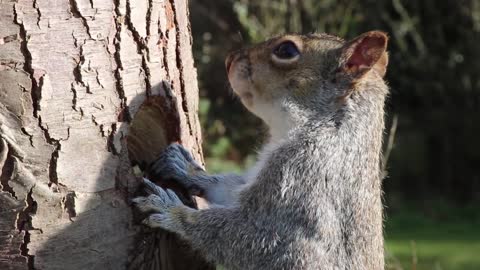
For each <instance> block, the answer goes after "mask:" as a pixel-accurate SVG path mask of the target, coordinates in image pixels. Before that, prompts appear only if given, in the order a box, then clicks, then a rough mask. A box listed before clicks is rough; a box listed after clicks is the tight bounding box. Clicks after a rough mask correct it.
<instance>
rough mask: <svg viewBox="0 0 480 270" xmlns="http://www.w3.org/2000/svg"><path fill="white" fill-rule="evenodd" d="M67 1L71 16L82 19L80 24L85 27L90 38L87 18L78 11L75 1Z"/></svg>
mask: <svg viewBox="0 0 480 270" xmlns="http://www.w3.org/2000/svg"><path fill="white" fill-rule="evenodd" d="M69 3H70V14H72V16H73V17H75V18H79V19H80V20H81V21H82V24H83V26H84V27H85V30H86V31H87V34H88V36H89V37H90V38H92V35H91V34H90V26H88V22H87V18H85V16H83V15H82V13H81V12H80V9H79V8H78V3H77V1H76V0H69Z"/></svg>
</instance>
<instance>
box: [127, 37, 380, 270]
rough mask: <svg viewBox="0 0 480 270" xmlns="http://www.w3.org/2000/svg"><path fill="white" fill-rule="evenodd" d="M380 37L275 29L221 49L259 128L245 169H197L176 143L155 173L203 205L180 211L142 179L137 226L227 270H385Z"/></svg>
mask: <svg viewBox="0 0 480 270" xmlns="http://www.w3.org/2000/svg"><path fill="white" fill-rule="evenodd" d="M387 40H388V38H387V35H386V34H385V33H383V32H380V31H371V32H367V33H364V34H362V35H360V36H358V37H357V38H354V39H353V40H350V41H348V42H345V41H344V40H342V39H341V38H339V37H336V36H332V35H328V34H308V35H283V36H279V37H275V38H272V39H270V40H268V41H266V42H263V43H261V44H258V45H255V46H253V47H251V48H248V49H243V50H240V51H236V52H233V53H231V54H230V55H229V56H228V57H227V60H226V69H227V73H228V78H229V81H230V84H231V86H232V88H233V90H234V92H235V93H236V94H237V95H238V96H239V97H240V99H241V101H242V103H243V104H244V105H245V106H246V107H247V108H248V109H249V110H250V111H251V112H253V113H254V114H256V115H257V116H259V117H260V118H262V119H263V120H264V121H265V123H266V124H267V125H268V126H269V128H270V133H271V137H270V140H269V142H268V143H267V144H266V145H265V146H264V147H263V149H262V150H261V151H260V153H259V157H258V161H257V163H256V164H255V166H254V167H253V168H252V169H250V170H249V171H248V172H247V173H245V174H244V175H241V176H240V175H208V174H207V173H206V172H205V171H203V169H202V168H201V167H200V166H199V165H198V164H197V163H196V162H195V161H194V160H193V158H192V157H191V155H190V153H189V152H188V151H187V150H185V149H184V148H183V147H182V146H181V145H179V144H172V145H170V146H169V147H167V149H166V150H165V151H164V152H163V154H162V155H161V157H160V158H159V159H158V160H157V161H156V162H155V163H154V164H153V165H152V169H153V172H154V173H155V174H156V175H159V176H161V177H165V178H173V179H175V181H177V182H178V183H180V184H181V185H183V186H184V187H186V188H187V189H191V190H201V191H202V193H203V195H204V197H205V198H206V199H207V201H209V202H210V203H211V206H210V208H208V209H202V210H196V209H192V208H189V207H186V206H184V205H183V204H182V203H181V201H180V200H179V199H178V197H177V196H176V195H175V193H173V191H171V190H163V189H162V188H160V187H158V186H156V185H155V184H153V183H151V182H150V181H148V180H146V179H145V180H144V181H145V183H146V186H147V190H148V191H149V193H150V194H151V195H149V196H148V197H138V198H135V199H134V202H135V204H136V205H137V207H138V208H139V209H140V210H141V211H144V212H152V213H151V214H150V215H149V216H148V217H147V219H145V221H144V223H145V224H146V225H148V226H150V227H154V228H162V229H165V230H168V231H171V232H174V233H176V234H178V235H180V236H181V237H182V238H183V239H184V240H186V241H187V242H189V243H191V245H192V246H193V247H194V248H195V249H197V250H199V251H201V252H202V253H203V254H204V255H205V257H206V258H207V259H209V260H212V261H213V262H215V263H218V264H221V265H223V266H224V267H225V268H226V269H231V270H233V269H242V270H244V269H365V270H375V269H384V255H383V234H382V200H381V196H382V192H381V175H382V174H381V170H380V157H381V148H382V147H381V146H382V133H383V129H384V100H385V97H386V96H387V94H388V87H387V85H386V84H385V82H384V80H383V76H384V74H385V71H386V67H387V63H388V55H387V52H386V47H387Z"/></svg>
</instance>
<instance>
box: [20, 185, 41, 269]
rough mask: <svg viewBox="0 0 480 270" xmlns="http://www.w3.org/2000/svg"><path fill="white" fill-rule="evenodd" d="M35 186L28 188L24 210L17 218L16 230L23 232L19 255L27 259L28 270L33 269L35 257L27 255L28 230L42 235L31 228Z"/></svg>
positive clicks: (35, 204) (34, 203) (34, 206)
mask: <svg viewBox="0 0 480 270" xmlns="http://www.w3.org/2000/svg"><path fill="white" fill-rule="evenodd" d="M34 188H35V185H34V186H32V187H31V188H30V191H29V192H28V193H27V196H26V198H25V204H26V206H25V208H24V209H23V210H22V211H20V212H19V213H18V216H17V222H16V223H17V230H18V231H19V232H23V233H24V235H23V241H22V243H21V245H20V254H21V255H22V256H24V257H26V259H27V266H28V269H29V270H32V269H35V267H34V260H35V256H34V255H31V254H29V251H30V250H29V248H28V244H29V243H30V230H38V231H39V232H40V233H42V230H41V229H37V228H34V227H33V224H32V215H35V213H36V212H37V202H36V201H35V200H34V198H33V195H32V194H33V189H34Z"/></svg>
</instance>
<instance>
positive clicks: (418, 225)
mask: <svg viewBox="0 0 480 270" xmlns="http://www.w3.org/2000/svg"><path fill="white" fill-rule="evenodd" d="M449 211H451V213H452V214H451V215H450V217H447V218H445V217H444V218H438V217H437V218H433V217H428V216H427V215H424V214H423V215H422V214H420V213H418V212H417V213H415V212H413V213H412V212H406V211H403V212H402V213H400V214H396V215H392V216H391V217H388V218H387V222H386V227H385V238H386V251H387V258H388V260H387V262H388V264H387V265H388V266H389V267H387V269H395V270H397V269H398V270H400V269H403V270H478V269H480V222H479V219H478V217H477V218H475V216H478V213H477V214H472V215H469V214H468V213H463V214H462V212H463V211H462V210H455V209H449ZM462 215H464V216H463V217H462Z"/></svg>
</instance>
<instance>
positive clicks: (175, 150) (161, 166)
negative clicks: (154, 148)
mask: <svg viewBox="0 0 480 270" xmlns="http://www.w3.org/2000/svg"><path fill="white" fill-rule="evenodd" d="M198 172H203V168H202V167H201V166H200V165H198V163H197V162H196V161H195V160H194V159H193V157H192V155H191V154H190V153H189V152H188V151H187V150H186V149H185V148H183V146H181V145H180V144H177V143H173V144H171V145H169V146H168V147H167V148H166V149H165V150H164V151H163V152H162V154H161V155H160V157H159V158H158V159H157V160H156V161H155V162H153V163H152V164H151V165H150V168H149V173H150V174H153V175H154V176H156V177H162V178H170V179H174V180H176V181H178V182H179V184H181V185H183V186H185V188H189V185H190V183H189V180H188V179H189V178H190V176H193V175H195V174H196V173H198Z"/></svg>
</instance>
